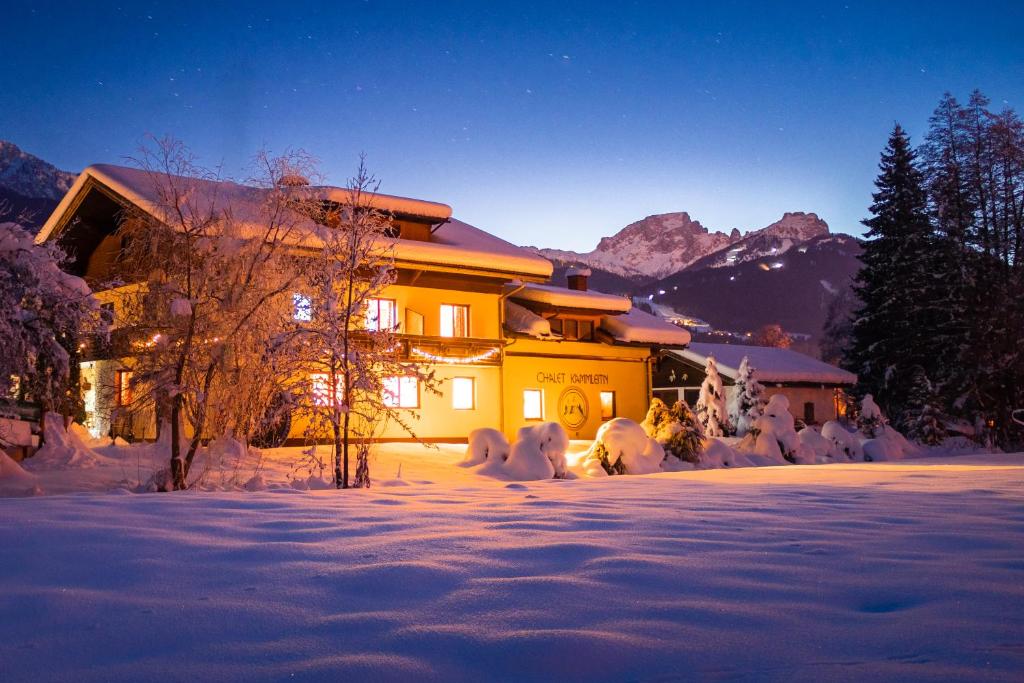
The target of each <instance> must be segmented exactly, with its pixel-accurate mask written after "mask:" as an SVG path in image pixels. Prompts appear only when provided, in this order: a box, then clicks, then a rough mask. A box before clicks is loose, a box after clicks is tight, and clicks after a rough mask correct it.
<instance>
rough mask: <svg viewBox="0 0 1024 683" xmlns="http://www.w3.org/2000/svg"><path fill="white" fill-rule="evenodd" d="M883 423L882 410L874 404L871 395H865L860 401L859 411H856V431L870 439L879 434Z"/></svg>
mask: <svg viewBox="0 0 1024 683" xmlns="http://www.w3.org/2000/svg"><path fill="white" fill-rule="evenodd" d="M885 422H886V420H885V416H884V415H882V409H881V408H879V407H878V404H877V403H875V399H874V397H873V396H872V395H871V394H865V395H864V398H863V399H861V402H860V411H858V415H857V429H859V430H860V432H861V434H863V435H864V436H866V437H867V438H869V439H871V438H874V437H876V436H878V435H879V434H881V432H882V427H883V426H884V425H885Z"/></svg>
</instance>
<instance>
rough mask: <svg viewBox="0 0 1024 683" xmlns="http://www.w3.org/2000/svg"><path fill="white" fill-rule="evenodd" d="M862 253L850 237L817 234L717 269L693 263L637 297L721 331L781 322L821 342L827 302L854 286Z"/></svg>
mask: <svg viewBox="0 0 1024 683" xmlns="http://www.w3.org/2000/svg"><path fill="white" fill-rule="evenodd" d="M753 251H754V250H753V249H752V250H751V252H750V253H753ZM860 251H861V248H860V243H859V241H858V240H857V238H855V237H852V236H850V235H844V234H835V235H829V234H825V235H819V236H817V237H812V238H811V239H810V240H808V241H806V242H801V243H799V246H797V247H796V248H790V249H788V250H787V251H785V252H780V253H776V254H771V253H768V254H763V255H760V256H758V257H756V258H750V259H749V260H745V261H741V260H739V259H737V261H736V262H735V263H730V264H721V265H718V266H716V267H710V266H708V265H701V264H694V265H693V266H691V267H689V268H687V269H685V270H683V271H682V272H679V273H676V274H674V275H671V276H669V277H667V278H664V279H662V280H658V281H656V282H652V283H649V284H647V285H644V286H643V287H641V288H639V289H638V290H637V292H636V293H637V294H640V295H643V296H644V297H647V296H650V295H653V297H654V298H653V299H652V301H653V302H654V303H661V304H665V305H668V306H671V307H672V308H674V309H675V310H677V311H686V312H687V313H688V314H690V315H693V316H697V317H700V318H702V319H704V320H706V321H708V322H709V323H711V325H712V326H714V327H715V328H718V329H724V330H733V331H739V332H743V331H751V330H756V329H757V328H759V327H761V326H762V325H766V324H771V323H777V324H779V325H782V327H783V329H785V330H786V331H788V332H799V333H805V334H809V335H812V336H813V337H815V338H817V337H819V335H820V333H821V329H822V325H823V323H824V321H825V315H826V312H827V310H828V304H829V302H831V300H832V299H833V298H834V297H835V296H837V295H838V294H839V292H841V291H842V290H845V289H846V288H848V287H849V286H850V284H851V282H852V278H853V277H854V275H856V273H857V270H858V269H859V268H860V265H861V264H860V258H859V255H860ZM709 258H710V257H709ZM660 292H665V293H664V294H660Z"/></svg>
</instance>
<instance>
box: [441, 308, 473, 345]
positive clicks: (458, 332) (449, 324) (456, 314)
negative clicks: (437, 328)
mask: <svg viewBox="0 0 1024 683" xmlns="http://www.w3.org/2000/svg"><path fill="white" fill-rule="evenodd" d="M441 336H442V337H468V336H469V306H464V305H461V304H441Z"/></svg>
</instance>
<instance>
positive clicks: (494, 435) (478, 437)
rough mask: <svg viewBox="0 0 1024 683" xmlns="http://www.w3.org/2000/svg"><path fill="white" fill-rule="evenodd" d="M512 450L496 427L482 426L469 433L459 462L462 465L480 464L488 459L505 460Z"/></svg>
mask: <svg viewBox="0 0 1024 683" xmlns="http://www.w3.org/2000/svg"><path fill="white" fill-rule="evenodd" d="M511 450H512V448H511V446H509V443H508V439H506V438H505V435H504V434H502V433H501V432H499V431H498V430H497V429H491V428H490V427H482V428H480V429H474V430H473V431H471V432H470V433H469V438H468V439H467V444H466V457H465V458H464V459H463V460H462V462H461V463H459V464H460V465H461V466H462V467H472V466H473V465H480V464H482V463H484V462H487V461H488V460H492V461H493V460H497V461H499V462H505V461H506V460H508V454H509V452H510V451H511Z"/></svg>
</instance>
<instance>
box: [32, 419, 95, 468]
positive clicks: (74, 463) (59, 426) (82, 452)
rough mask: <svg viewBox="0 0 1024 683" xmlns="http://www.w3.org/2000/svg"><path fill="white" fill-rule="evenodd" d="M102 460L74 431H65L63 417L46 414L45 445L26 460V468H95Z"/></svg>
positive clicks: (44, 423) (44, 422)
mask: <svg viewBox="0 0 1024 683" xmlns="http://www.w3.org/2000/svg"><path fill="white" fill-rule="evenodd" d="M100 458H101V456H100V455H99V454H97V453H96V452H95V451H93V450H92V449H91V448H89V447H88V446H87V445H86V444H85V443H83V442H82V439H81V438H79V436H78V434H77V433H76V432H75V431H74V430H72V431H68V430H66V429H64V418H63V417H61V416H60V415H58V414H57V413H46V416H45V417H44V418H43V445H42V447H41V448H40V449H39V450H38V451H36V452H35V454H34V455H33V456H32V457H31V458H28V459H27V460H25V467H26V468H27V469H29V470H33V471H42V470H66V469H77V468H81V467H95V466H96V465H97V464H98V463H99V462H100Z"/></svg>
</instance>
